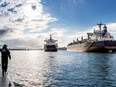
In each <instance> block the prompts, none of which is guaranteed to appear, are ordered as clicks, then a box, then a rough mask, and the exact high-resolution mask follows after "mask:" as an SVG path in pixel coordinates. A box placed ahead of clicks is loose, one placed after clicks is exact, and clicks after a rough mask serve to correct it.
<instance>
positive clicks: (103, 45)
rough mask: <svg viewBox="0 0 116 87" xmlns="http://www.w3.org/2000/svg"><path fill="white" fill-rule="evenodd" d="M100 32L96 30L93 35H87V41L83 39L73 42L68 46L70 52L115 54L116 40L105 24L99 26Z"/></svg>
mask: <svg viewBox="0 0 116 87" xmlns="http://www.w3.org/2000/svg"><path fill="white" fill-rule="evenodd" d="M97 25H98V27H99V30H94V31H93V33H87V36H88V37H87V39H83V37H82V38H81V40H80V41H79V40H78V39H77V41H73V42H72V43H69V44H68V45H67V50H68V51H77V52H83V51H85V52H115V51H116V40H114V38H113V36H112V35H111V34H110V33H109V32H108V31H107V26H106V25H105V24H102V23H100V24H97Z"/></svg>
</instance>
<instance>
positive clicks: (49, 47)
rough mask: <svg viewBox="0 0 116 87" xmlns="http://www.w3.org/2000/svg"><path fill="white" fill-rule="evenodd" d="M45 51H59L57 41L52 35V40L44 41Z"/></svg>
mask: <svg viewBox="0 0 116 87" xmlns="http://www.w3.org/2000/svg"><path fill="white" fill-rule="evenodd" d="M44 42H45V44H44V50H45V51H57V48H58V45H57V43H56V42H57V40H54V39H52V35H50V39H46V40H44Z"/></svg>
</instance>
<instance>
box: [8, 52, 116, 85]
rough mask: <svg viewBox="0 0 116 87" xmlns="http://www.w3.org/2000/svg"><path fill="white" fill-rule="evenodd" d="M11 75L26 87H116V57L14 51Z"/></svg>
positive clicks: (94, 54)
mask: <svg viewBox="0 0 116 87" xmlns="http://www.w3.org/2000/svg"><path fill="white" fill-rule="evenodd" d="M11 55H12V60H11V61H10V63H9V72H10V73H11V75H12V78H13V80H14V81H15V82H17V83H20V84H22V85H24V87H116V53H84V52H82V53H76V52H67V51H58V52H43V51H11Z"/></svg>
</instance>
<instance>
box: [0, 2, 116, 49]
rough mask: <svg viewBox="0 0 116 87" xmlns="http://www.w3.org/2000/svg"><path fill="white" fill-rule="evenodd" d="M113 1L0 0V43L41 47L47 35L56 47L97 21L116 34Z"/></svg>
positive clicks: (82, 34) (79, 34)
mask: <svg viewBox="0 0 116 87" xmlns="http://www.w3.org/2000/svg"><path fill="white" fill-rule="evenodd" d="M115 3H116V0H15V1H14V0H0V19H1V21H2V23H1V24H0V35H1V36H0V43H1V44H8V45H9V47H27V48H41V47H43V44H44V39H46V38H48V37H49V35H50V34H52V35H53V38H54V39H57V40H58V45H59V46H67V44H68V43H69V42H71V41H73V39H76V38H79V39H80V37H81V36H84V37H85V38H86V33H87V32H92V30H93V29H98V27H97V26H96V24H97V23H99V22H103V23H105V24H107V26H108V31H110V33H111V34H112V35H113V36H114V37H116V10H115V8H116V5H115Z"/></svg>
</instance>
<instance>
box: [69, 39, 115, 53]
mask: <svg viewBox="0 0 116 87" xmlns="http://www.w3.org/2000/svg"><path fill="white" fill-rule="evenodd" d="M67 51H75V52H116V41H97V42H91V43H90V42H86V43H80V44H72V45H68V46H67Z"/></svg>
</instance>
